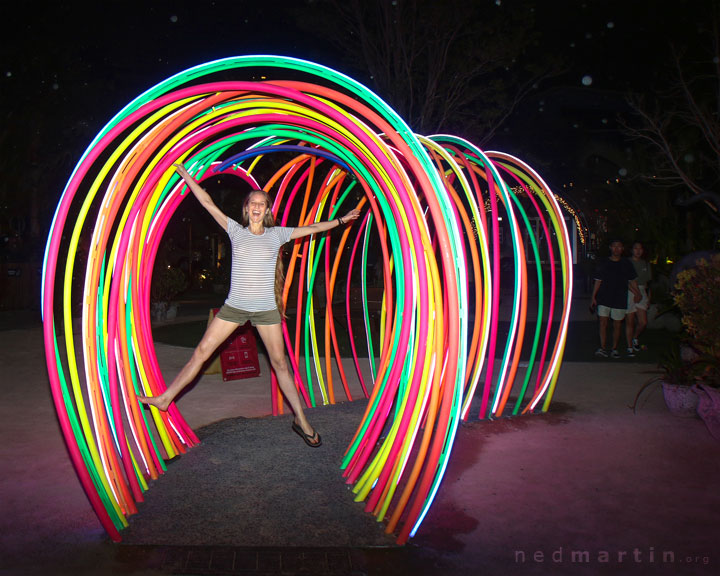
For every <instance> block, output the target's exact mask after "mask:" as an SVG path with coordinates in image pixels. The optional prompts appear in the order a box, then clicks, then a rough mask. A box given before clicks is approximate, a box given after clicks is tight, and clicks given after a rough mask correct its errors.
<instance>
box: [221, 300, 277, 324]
mask: <svg viewBox="0 0 720 576" xmlns="http://www.w3.org/2000/svg"><path fill="white" fill-rule="evenodd" d="M215 317H216V318H220V320H225V321H226V322H234V323H235V324H240V325H242V324H245V322H247V321H248V320H250V323H251V324H252V325H253V326H257V325H258V324H259V325H261V326H268V325H270V324H280V312H278V310H277V308H273V309H272V310H263V311H262V312H247V311H246V310H238V309H237V308H233V307H232V306H228V305H227V304H223V306H222V308H220V310H218V313H217V314H216V315H215Z"/></svg>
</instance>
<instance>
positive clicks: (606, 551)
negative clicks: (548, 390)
mask: <svg viewBox="0 0 720 576" xmlns="http://www.w3.org/2000/svg"><path fill="white" fill-rule="evenodd" d="M18 326H20V328H18V329H10V330H3V331H0V366H2V375H1V376H0V378H1V379H2V385H0V430H1V436H0V437H1V438H2V444H1V445H0V461H1V467H0V486H1V489H0V490H1V492H0V494H1V501H0V507H1V508H2V514H0V534H1V536H0V537H1V539H2V542H1V545H0V574H3V575H5V574H7V575H16V574H17V575H20V574H22V575H25V574H258V575H259V574H295V573H305V574H307V573H311V574H336V575H340V574H355V575H359V574H377V575H385V574H388V575H390V574H392V575H402V574H433V575H434V574H438V575H445V574H481V573H483V574H500V573H502V574H546V573H553V574H600V573H609V572H612V573H622V574H658V573H665V574H669V573H673V574H706V575H711V574H718V573H720V546H718V542H720V522H719V521H718V512H719V511H720V490H718V486H720V443H719V442H717V441H716V440H714V439H713V438H712V436H710V434H709V433H708V430H707V429H706V427H705V425H704V424H703V422H702V421H701V420H699V419H681V418H676V417H673V416H671V415H670V414H669V413H668V412H667V409H666V408H665V406H664V403H663V399H662V395H661V393H660V391H659V388H657V387H656V388H653V389H651V390H650V391H649V392H648V393H647V394H646V395H645V396H643V401H642V403H641V406H640V408H639V411H638V412H637V414H633V412H632V411H631V410H630V409H629V408H628V406H629V405H630V404H631V403H632V401H633V399H634V397H635V394H636V392H637V391H638V389H639V387H640V385H641V384H642V383H643V382H644V381H645V380H646V379H647V378H648V377H649V376H650V375H649V374H648V369H649V368H650V367H649V366H648V365H644V364H634V363H630V362H625V361H624V362H622V363H612V362H609V361H598V362H589V363H566V364H565V365H564V366H563V369H562V372H561V375H560V379H559V382H558V387H557V393H556V395H555V401H554V403H553V407H552V408H551V411H550V412H549V413H548V414H543V415H532V416H526V417H519V418H515V419H505V418H503V419H498V420H494V421H475V422H470V423H467V424H463V425H462V427H461V429H460V431H459V435H458V438H457V442H456V444H455V448H454V454H453V457H452V459H451V464H450V466H449V469H448V471H447V475H446V477H445V480H444V482H443V484H442V486H441V489H440V491H439V493H438V497H437V500H436V502H435V504H434V506H433V507H432V509H431V511H430V513H429V515H428V517H427V519H426V520H425V522H424V524H423V525H422V526H421V528H420V531H419V532H418V534H417V536H416V537H415V538H414V539H413V540H411V543H410V544H409V545H408V546H406V547H404V548H402V549H396V548H394V547H388V548H380V549H378V548H375V549H354V548H353V546H352V543H348V545H347V547H346V548H343V549H335V550H333V549H327V548H325V547H324V545H323V543H322V542H318V543H317V547H316V548H315V549H303V550H301V551H298V550H294V549H284V548H283V547H282V545H281V544H280V545H278V543H272V544H270V545H269V546H268V547H267V548H266V549H259V548H243V547H242V544H241V543H240V544H238V546H237V547H236V548H232V549H223V550H214V551H213V550H208V549H203V550H200V549H190V548H184V547H183V546H184V544H183V542H178V543H177V544H178V546H177V547H176V548H168V547H165V548H163V549H159V548H153V547H142V546H137V547H134V546H128V545H116V544H112V543H110V542H109V541H108V539H107V538H106V536H105V534H104V532H103V530H102V528H101V527H100V524H99V522H98V521H97V519H96V517H95V515H94V514H93V512H92V511H91V509H90V506H89V504H88V502H87V499H86V497H85V495H84V493H83V491H82V489H81V487H80V484H79V482H78V481H77V478H76V476H75V473H74V471H73V469H72V466H71V464H70V461H69V459H68V457H67V455H66V452H65V448H64V444H63V440H62V438H61V436H60V433H59V429H58V426H57V423H56V418H55V412H54V407H53V405H52V401H51V398H50V393H49V388H48V384H47V377H46V373H45V365H44V351H43V347H42V339H41V331H40V327H39V324H38V323H37V322H36V321H32V320H30V321H26V322H18ZM157 351H158V358H159V361H160V363H161V366H162V367H163V368H164V370H165V372H166V373H167V374H172V373H173V372H174V371H176V370H178V369H179V367H180V366H181V365H182V363H183V362H184V361H185V359H186V358H187V355H188V353H189V351H188V349H185V348H177V347H171V346H164V345H159V346H158V350H157ZM262 369H263V374H262V375H261V377H260V378H257V379H252V380H246V381H242V382H233V383H223V382H222V381H221V379H220V377H219V376H206V377H204V378H203V379H202V380H201V381H200V383H199V384H198V385H197V386H196V387H195V388H194V389H193V390H191V391H190V392H189V393H188V394H186V395H185V396H184V397H183V398H181V399H180V400H179V407H180V410H181V411H182V412H183V414H184V415H185V417H186V418H187V420H188V421H189V423H190V424H191V426H193V427H194V428H199V427H202V426H205V425H208V424H210V423H213V422H217V421H219V420H222V419H225V418H233V417H238V416H243V417H250V418H254V417H264V416H266V415H267V414H268V413H269V410H270V400H269V391H268V390H269V388H268V380H267V374H268V372H267V366H266V365H263V368H262ZM332 409H333V407H332V406H328V407H323V408H320V410H327V411H332ZM289 440H290V439H289ZM295 440H297V439H295ZM197 450H202V446H200V447H198V448H197ZM169 473H172V470H171V471H170V472H169ZM268 481H272V479H268ZM338 481H340V480H338ZM350 497H351V496H350V494H348V498H350ZM378 529H381V527H378ZM313 550H314V551H313ZM213 554H214V556H213ZM228 554H230V555H231V557H232V562H231V563H230V564H228V563H227V558H228V557H229V556H228ZM208 555H209V556H208ZM208 558H210V560H208ZM221 558H222V559H223V561H225V564H223V563H222V562H221ZM242 558H251V561H248V563H246V564H243V563H242V562H241V559H242ZM308 563H309V564H308Z"/></svg>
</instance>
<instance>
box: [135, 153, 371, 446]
mask: <svg viewBox="0 0 720 576" xmlns="http://www.w3.org/2000/svg"><path fill="white" fill-rule="evenodd" d="M175 169H176V170H177V173H178V174H179V175H180V176H181V177H182V178H183V180H185V182H186V183H187V185H188V186H189V188H190V190H191V191H192V193H193V194H194V195H195V197H196V198H197V199H198V201H199V202H200V204H202V206H203V207H204V208H205V209H206V210H207V211H208V212H209V213H210V215H211V216H212V217H213V218H214V219H215V220H216V221H217V223H218V224H220V226H222V228H223V230H225V231H226V232H227V233H228V236H229V237H230V243H231V245H232V274H231V279H230V294H229V295H228V298H227V300H226V301H225V304H224V305H223V307H222V308H220V311H219V312H218V313H217V315H216V316H215V318H214V319H213V320H212V322H211V323H210V325H209V326H208V328H207V330H206V332H205V335H204V336H203V337H202V340H200V343H199V344H198V346H197V348H195V350H194V351H193V353H192V356H191V358H190V360H189V361H188V363H187V364H185V366H184V367H183V369H182V370H181V371H180V373H179V374H178V375H177V376H176V377H175V379H174V380H173V381H172V383H171V384H170V386H168V388H167V389H166V390H165V391H164V392H163V393H162V394H160V395H159V396H151V397H149V396H138V399H139V400H140V402H142V403H143V404H150V405H152V406H155V407H156V408H158V409H160V410H167V409H168V406H169V405H170V403H171V402H172V401H173V400H174V399H175V397H176V396H177V395H178V394H179V393H180V391H181V390H183V388H185V387H186V386H187V385H188V384H190V382H192V381H193V380H194V378H195V377H196V376H197V375H198V373H199V372H200V369H201V368H202V366H203V364H204V363H205V362H206V361H207V360H208V359H209V358H210V357H211V356H212V354H213V353H214V352H215V350H217V348H218V346H220V345H221V344H222V343H223V342H224V341H225V340H226V339H227V338H228V337H229V336H230V335H231V334H232V333H233V332H234V331H235V329H236V328H237V327H238V326H239V325H242V324H245V322H247V321H248V320H250V322H251V323H252V325H253V326H255V328H257V331H258V333H259V334H260V337H261V338H262V341H263V344H265V349H266V350H267V353H268V356H269V357H270V363H271V364H272V367H273V370H275V375H276V376H277V379H278V384H279V386H280V389H281V390H282V392H283V394H284V395H285V397H286V398H287V401H288V403H289V404H290V407H291V408H292V410H293V412H294V413H295V419H294V420H293V424H292V429H293V430H294V431H295V432H296V433H297V434H298V435H299V436H300V437H301V438H302V439H303V440H304V441H305V443H306V444H307V445H308V446H312V447H317V446H320V444H321V443H322V440H321V439H320V435H319V434H318V433H317V431H316V430H314V429H313V428H312V426H310V423H309V422H308V421H307V418H306V417H305V413H304V411H303V408H302V402H301V400H300V396H299V395H298V392H297V389H296V388H295V384H294V381H293V376H292V374H291V372H290V369H289V368H288V364H287V360H286V358H285V343H284V341H283V336H282V328H281V324H280V322H281V309H280V307H281V306H282V301H281V294H280V290H281V289H282V288H281V287H278V288H276V283H275V274H276V266H277V260H278V257H279V250H280V248H281V246H282V245H283V244H285V243H286V242H289V241H290V240H295V239H297V238H302V237H303V236H309V235H310V234H320V233H322V232H326V231H328V230H332V229H333V228H336V227H338V226H342V225H343V224H346V223H348V222H352V221H353V220H356V219H357V218H358V216H359V215H360V211H359V210H357V209H354V210H351V211H350V212H348V213H347V214H346V215H345V216H343V217H342V218H337V219H335V220H330V221H326V222H317V223H315V224H310V225H309V226H300V227H298V228H287V227H282V226H275V220H274V218H273V215H272V211H271V210H270V198H269V196H268V195H267V193H266V192H264V191H262V190H253V191H252V192H250V194H248V197H247V199H246V200H245V204H244V205H243V215H242V224H239V223H238V222H236V221H235V220H233V219H232V218H229V217H228V216H227V215H225V213H224V212H223V211H222V210H220V209H219V208H218V207H217V206H216V205H215V203H214V202H213V200H212V198H211V197H210V195H209V194H208V193H207V192H206V191H205V189H204V188H202V186H200V184H198V183H197V182H196V181H195V180H194V179H193V178H192V176H190V174H189V173H188V172H187V170H186V169H185V167H184V166H182V165H180V164H175Z"/></svg>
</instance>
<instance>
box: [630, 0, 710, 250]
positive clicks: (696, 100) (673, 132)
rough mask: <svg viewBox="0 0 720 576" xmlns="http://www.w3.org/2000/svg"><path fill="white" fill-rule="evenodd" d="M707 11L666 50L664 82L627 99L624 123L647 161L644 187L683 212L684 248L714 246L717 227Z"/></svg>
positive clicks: (643, 175) (708, 19)
mask: <svg viewBox="0 0 720 576" xmlns="http://www.w3.org/2000/svg"><path fill="white" fill-rule="evenodd" d="M709 13H710V15H711V17H709V18H707V19H705V20H703V21H699V22H698V23H697V25H696V30H695V34H693V35H689V36H688V38H690V37H691V40H690V39H688V40H686V41H685V42H684V44H683V45H679V44H676V45H674V46H672V47H671V49H670V53H669V57H668V61H667V62H668V73H667V76H666V78H667V80H666V82H665V83H664V84H663V85H661V86H660V87H659V88H658V90H657V91H656V92H655V93H654V94H648V93H645V94H642V95H640V94H634V95H632V96H631V98H630V104H631V106H632V108H633V110H634V112H635V118H634V119H633V120H629V121H626V122H625V123H624V125H625V129H626V133H627V134H628V135H629V136H630V137H631V138H632V139H634V140H635V141H636V143H637V144H638V145H639V146H640V148H641V151H642V153H643V154H644V155H645V158H646V159H647V162H648V166H647V169H646V170H645V171H643V173H642V178H643V180H644V182H645V183H646V185H648V186H650V187H651V188H652V189H654V190H655V191H656V193H657V194H667V195H668V196H669V197H672V198H674V202H675V205H676V206H678V207H685V208H687V211H686V215H687V230H686V246H685V249H686V250H690V249H694V248H700V247H703V248H707V247H711V246H708V243H710V242H712V243H713V244H716V243H717V242H718V229H719V227H720V190H719V189H718V186H719V185H720V10H719V9H718V7H717V6H716V5H712V6H711V11H710V12H709ZM691 42H692V43H691ZM696 208H699V210H698V209H696ZM696 216H697V218H696ZM711 226H712V227H711ZM705 232H708V234H705ZM698 236H699V241H698V240H695V237H698ZM711 239H712V240H711ZM714 247H715V248H717V246H714Z"/></svg>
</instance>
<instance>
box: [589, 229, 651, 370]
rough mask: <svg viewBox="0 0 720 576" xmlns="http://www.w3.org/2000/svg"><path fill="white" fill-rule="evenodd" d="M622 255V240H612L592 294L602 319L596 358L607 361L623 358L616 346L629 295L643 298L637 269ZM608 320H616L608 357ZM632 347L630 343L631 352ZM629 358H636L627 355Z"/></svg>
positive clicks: (636, 298) (593, 302)
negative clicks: (638, 282)
mask: <svg viewBox="0 0 720 576" xmlns="http://www.w3.org/2000/svg"><path fill="white" fill-rule="evenodd" d="M622 254H623V243H622V241H621V240H613V241H612V242H611V243H610V257H609V258H608V259H607V260H606V261H605V262H603V263H602V264H601V265H600V266H599V267H598V270H597V272H596V274H595V285H594V286H593V293H592V304H591V306H592V309H593V310H595V309H597V314H598V318H599V320H600V348H598V349H597V350H596V351H595V355H596V356H601V357H603V358H607V357H608V355H609V356H610V357H611V358H620V354H619V353H618V350H617V347H618V342H619V340H620V330H621V328H622V322H623V320H624V318H625V314H626V312H627V293H628V290H630V291H631V292H632V293H633V295H634V298H635V302H639V301H640V299H641V298H642V295H641V294H640V290H639V289H638V286H637V280H636V279H637V275H636V274H635V267H634V266H633V265H632V264H631V263H630V262H629V261H628V260H626V259H625V258H623V257H622ZM608 318H612V320H613V347H612V351H611V352H610V353H609V354H608V351H607V347H606V342H607V327H608ZM631 346H632V344H630V343H628V350H631V349H632V348H631ZM628 354H629V355H632V356H634V354H631V353H630V352H628Z"/></svg>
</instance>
